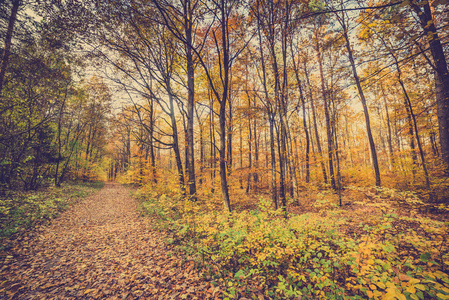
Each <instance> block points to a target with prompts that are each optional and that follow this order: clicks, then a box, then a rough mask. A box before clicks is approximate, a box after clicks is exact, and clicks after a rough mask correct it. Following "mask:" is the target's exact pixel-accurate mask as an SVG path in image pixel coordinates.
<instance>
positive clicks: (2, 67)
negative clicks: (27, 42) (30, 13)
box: [0, 0, 21, 96]
mask: <svg viewBox="0 0 449 300" xmlns="http://www.w3.org/2000/svg"><path fill="white" fill-rule="evenodd" d="M20 1H21V0H14V1H13V2H12V8H11V15H10V16H9V22H8V29H7V31H6V36H5V46H4V48H3V53H2V60H1V64H0V96H1V94H2V91H3V83H4V80H5V74H6V68H7V67H8V60H9V53H10V51H11V40H12V33H13V30H14V24H15V23H16V20H17V11H18V10H19V6H20Z"/></svg>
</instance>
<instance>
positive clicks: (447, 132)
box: [409, 1, 449, 174]
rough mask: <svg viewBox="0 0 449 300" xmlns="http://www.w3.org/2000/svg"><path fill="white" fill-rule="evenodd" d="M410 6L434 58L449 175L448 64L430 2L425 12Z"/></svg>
mask: <svg viewBox="0 0 449 300" xmlns="http://www.w3.org/2000/svg"><path fill="white" fill-rule="evenodd" d="M409 4H410V6H411V7H412V9H413V10H414V11H415V13H416V14H417V16H418V18H419V21H420V24H421V27H422V29H423V31H424V36H426V37H427V40H428V42H429V46H430V52H431V54H432V57H433V63H434V65H433V68H434V71H435V95H436V102H437V114H438V129H439V133H440V147H441V158H442V159H443V162H444V164H445V169H446V173H447V174H449V73H448V68H447V62H446V58H445V55H444V50H443V46H442V45H441V40H440V37H439V36H438V32H437V28H436V26H435V23H434V20H433V16H432V10H431V8H430V6H429V1H423V2H422V5H420V6H421V7H423V10H422V9H421V7H420V6H418V4H416V3H414V2H413V1H410V2H409Z"/></svg>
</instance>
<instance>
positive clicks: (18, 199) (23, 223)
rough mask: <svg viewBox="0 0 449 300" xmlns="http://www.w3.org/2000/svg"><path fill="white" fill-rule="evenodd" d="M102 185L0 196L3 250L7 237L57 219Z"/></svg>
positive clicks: (0, 235)
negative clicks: (62, 212)
mask: <svg viewBox="0 0 449 300" xmlns="http://www.w3.org/2000/svg"><path fill="white" fill-rule="evenodd" d="M103 185H104V183H102V182H84V183H77V184H64V185H63V186H62V187H60V188H56V187H48V188H45V189H42V190H39V191H29V192H19V191H8V192H7V193H6V194H5V195H4V196H1V197H0V240H1V241H2V244H1V245H0V250H2V249H4V248H5V247H7V242H6V240H5V239H6V238H7V237H10V236H11V235H14V234H16V233H20V232H22V231H25V230H27V229H28V228H30V227H33V226H35V225H36V224H39V223H42V222H45V221H48V220H50V219H53V218H55V217H56V216H57V215H58V214H59V213H60V212H61V211H64V210H65V209H67V208H68V207H69V206H70V205H72V204H73V203H75V202H76V201H78V200H79V199H80V198H84V197H86V196H88V195H90V194H92V193H93V192H94V191H95V190H97V189H100V188H102V187H103Z"/></svg>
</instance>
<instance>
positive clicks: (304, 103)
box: [290, 44, 310, 183]
mask: <svg viewBox="0 0 449 300" xmlns="http://www.w3.org/2000/svg"><path fill="white" fill-rule="evenodd" d="M290 46H291V52H292V58H293V59H292V60H293V68H294V70H295V75H296V82H297V84H298V89H299V98H300V100H301V106H302V121H303V126H304V133H305V135H306V155H305V159H306V183H309V181H310V168H309V152H310V140H309V131H308V129H307V120H306V102H305V100H304V93H303V90H302V84H301V80H300V79H299V72H298V67H297V66H296V62H295V57H294V55H293V45H292V44H290Z"/></svg>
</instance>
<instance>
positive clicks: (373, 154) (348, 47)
mask: <svg viewBox="0 0 449 300" xmlns="http://www.w3.org/2000/svg"><path fill="white" fill-rule="evenodd" d="M339 21H340V24H341V25H342V27H343V36H344V38H345V42H346V44H345V45H346V50H347V51H348V57H349V62H350V63H351V67H352V75H353V76H354V80H355V83H356V85H357V90H358V92H359V96H360V101H361V102H362V107H363V113H364V116H365V124H366V133H367V135H368V141H369V147H370V150H371V159H372V164H373V168H374V174H375V178H376V186H380V185H381V181H380V171H379V163H378V161H377V151H376V146H375V144H374V139H373V135H372V133H371V122H370V117H369V112H368V106H367V104H366V98H365V94H364V93H363V89H362V85H361V84H360V79H359V76H358V74H357V69H356V67H355V62H354V57H353V55H352V49H351V44H350V43H349V37H348V32H347V28H346V24H345V21H344V20H341V19H339Z"/></svg>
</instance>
